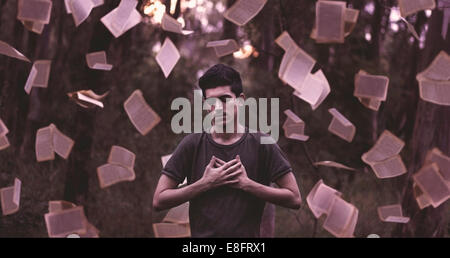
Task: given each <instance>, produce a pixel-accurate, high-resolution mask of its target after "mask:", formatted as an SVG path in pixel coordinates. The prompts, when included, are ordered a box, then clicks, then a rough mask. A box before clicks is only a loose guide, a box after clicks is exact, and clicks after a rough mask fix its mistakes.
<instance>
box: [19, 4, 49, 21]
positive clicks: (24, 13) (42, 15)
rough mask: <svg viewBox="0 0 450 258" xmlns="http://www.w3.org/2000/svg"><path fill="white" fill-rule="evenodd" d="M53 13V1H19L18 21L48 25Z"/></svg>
mask: <svg viewBox="0 0 450 258" xmlns="http://www.w3.org/2000/svg"><path fill="white" fill-rule="evenodd" d="M51 12H52V1H50V0H19V2H18V7H17V19H18V20H21V21H31V22H38V23H42V24H48V23H50V15H51Z"/></svg>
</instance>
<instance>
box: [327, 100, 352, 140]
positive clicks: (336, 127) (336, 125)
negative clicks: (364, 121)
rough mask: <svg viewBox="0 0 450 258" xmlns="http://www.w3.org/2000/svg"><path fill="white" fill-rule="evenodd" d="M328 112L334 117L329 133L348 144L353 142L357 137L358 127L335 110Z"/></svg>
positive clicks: (331, 109)
mask: <svg viewBox="0 0 450 258" xmlns="http://www.w3.org/2000/svg"><path fill="white" fill-rule="evenodd" d="M328 112H330V113H331V114H332V115H333V119H332V120H331V123H330V125H329V126H328V131H330V132H331V133H333V134H335V135H337V136H339V137H340V138H342V139H344V140H346V141H347V142H352V140H353V137H354V136H355V132H356V127H355V126H354V125H353V124H352V123H351V122H350V121H348V120H347V118H345V117H344V116H343V115H342V114H341V113H339V111H337V110H336V109H335V108H330V109H328Z"/></svg>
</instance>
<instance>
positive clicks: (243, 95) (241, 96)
mask: <svg viewBox="0 0 450 258" xmlns="http://www.w3.org/2000/svg"><path fill="white" fill-rule="evenodd" d="M239 98H242V99H243V100H245V94H244V93H243V92H242V93H241V94H240V95H239Z"/></svg>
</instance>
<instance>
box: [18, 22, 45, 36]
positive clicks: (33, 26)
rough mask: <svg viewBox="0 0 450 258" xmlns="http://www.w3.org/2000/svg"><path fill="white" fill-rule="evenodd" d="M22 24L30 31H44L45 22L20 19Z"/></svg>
mask: <svg viewBox="0 0 450 258" xmlns="http://www.w3.org/2000/svg"><path fill="white" fill-rule="evenodd" d="M21 22H22V24H23V26H25V28H26V29H27V30H29V31H31V32H34V33H37V34H41V33H42V31H44V27H45V24H43V23H39V22H32V21H21Z"/></svg>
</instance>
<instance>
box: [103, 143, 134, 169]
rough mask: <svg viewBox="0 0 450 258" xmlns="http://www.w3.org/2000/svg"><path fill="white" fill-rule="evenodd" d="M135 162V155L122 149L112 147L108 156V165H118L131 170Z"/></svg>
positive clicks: (115, 146)
mask: <svg viewBox="0 0 450 258" xmlns="http://www.w3.org/2000/svg"><path fill="white" fill-rule="evenodd" d="M135 160H136V154H134V153H133V152H131V151H129V150H127V149H125V148H124V147H121V146H117V145H113V146H112V147H111V151H110V152H109V156H108V163H109V164H115V165H120V166H123V167H126V168H133V167H134V162H135Z"/></svg>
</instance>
